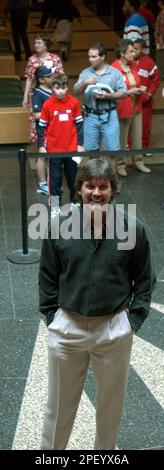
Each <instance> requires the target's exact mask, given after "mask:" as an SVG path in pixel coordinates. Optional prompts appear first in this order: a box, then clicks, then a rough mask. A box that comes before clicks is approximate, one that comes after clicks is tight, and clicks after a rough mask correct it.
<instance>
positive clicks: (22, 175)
mask: <svg viewBox="0 0 164 470" xmlns="http://www.w3.org/2000/svg"><path fill="white" fill-rule="evenodd" d="M18 158H19V167H20V195H21V221H22V246H23V254H24V255H27V253H28V235H27V234H28V224H27V185H26V160H27V155H26V150H25V149H20V150H19V156H18Z"/></svg>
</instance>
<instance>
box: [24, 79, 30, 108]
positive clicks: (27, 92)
mask: <svg viewBox="0 0 164 470" xmlns="http://www.w3.org/2000/svg"><path fill="white" fill-rule="evenodd" d="M31 87H32V78H26V84H25V89H24V97H23V102H22V106H24V107H26V106H27V103H28V97H29V93H30V90H31Z"/></svg>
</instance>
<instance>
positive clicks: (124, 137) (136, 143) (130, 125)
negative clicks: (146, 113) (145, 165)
mask: <svg viewBox="0 0 164 470" xmlns="http://www.w3.org/2000/svg"><path fill="white" fill-rule="evenodd" d="M129 135H130V143H131V147H132V149H139V148H142V113H137V114H135V115H134V116H133V117H132V118H131V119H120V146H121V149H126V146H127V144H128V136H129ZM126 158H127V157H125V158H124V157H117V160H116V168H117V166H124V167H125V166H126ZM132 158H133V163H134V165H135V164H136V163H137V162H139V161H143V156H142V155H139V154H137V155H133V157H132Z"/></svg>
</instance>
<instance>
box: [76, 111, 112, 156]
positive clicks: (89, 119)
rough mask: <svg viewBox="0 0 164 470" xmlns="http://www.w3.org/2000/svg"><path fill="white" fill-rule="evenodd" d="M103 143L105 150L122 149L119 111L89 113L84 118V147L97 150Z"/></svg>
mask: <svg viewBox="0 0 164 470" xmlns="http://www.w3.org/2000/svg"><path fill="white" fill-rule="evenodd" d="M101 143H102V145H103V147H104V149H105V150H119V149H120V125H119V119H118V115H117V111H116V110H115V109H113V111H111V112H110V113H105V114H100V115H97V114H91V113H90V114H88V115H86V116H85V118H84V148H85V150H97V149H99V147H100V144H101Z"/></svg>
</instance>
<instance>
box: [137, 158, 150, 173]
mask: <svg viewBox="0 0 164 470" xmlns="http://www.w3.org/2000/svg"><path fill="white" fill-rule="evenodd" d="M135 166H136V168H137V170H139V171H142V173H151V170H150V168H148V167H147V166H146V165H145V164H144V162H142V161H141V162H137V163H136V164H135Z"/></svg>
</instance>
